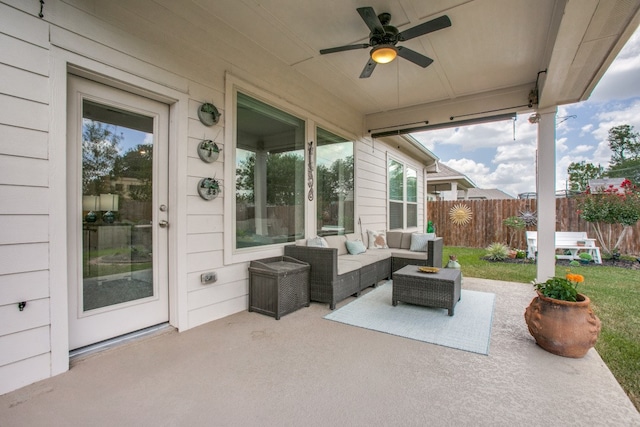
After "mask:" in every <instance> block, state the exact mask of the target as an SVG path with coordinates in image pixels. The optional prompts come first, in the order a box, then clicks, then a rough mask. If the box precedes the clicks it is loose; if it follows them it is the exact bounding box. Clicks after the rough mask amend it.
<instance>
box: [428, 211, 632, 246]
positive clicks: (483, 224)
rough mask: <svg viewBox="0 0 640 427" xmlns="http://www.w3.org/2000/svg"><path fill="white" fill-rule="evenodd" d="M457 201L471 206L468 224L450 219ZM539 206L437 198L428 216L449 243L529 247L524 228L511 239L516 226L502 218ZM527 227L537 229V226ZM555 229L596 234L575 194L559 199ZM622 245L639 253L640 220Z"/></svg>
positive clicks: (439, 233) (616, 231) (446, 242)
mask: <svg viewBox="0 0 640 427" xmlns="http://www.w3.org/2000/svg"><path fill="white" fill-rule="evenodd" d="M456 205H464V206H467V207H468V208H469V209H471V220H470V221H469V222H468V223H467V224H464V225H458V224H454V223H453V222H452V221H451V218H450V216H449V212H450V211H451V209H452V208H453V207H454V206H456ZM536 210H537V203H536V200H532V199H506V200H450V201H449V200H447V201H434V202H427V219H428V220H430V221H433V223H434V224H435V226H436V234H437V235H438V236H440V237H442V238H443V240H444V244H445V245H447V246H464V247H470V248H485V247H487V246H489V245H490V244H491V243H495V242H501V243H505V244H510V246H511V247H513V248H519V249H526V248H527V242H526V238H525V232H524V230H520V231H517V232H516V233H515V235H513V238H512V239H511V241H510V233H511V232H512V231H513V229H511V228H509V227H507V226H505V225H503V224H502V221H503V220H504V219H506V218H508V217H510V216H520V215H521V214H522V213H524V212H533V213H536ZM526 229H527V230H536V226H535V225H533V226H528V227H527V228H526ZM621 230H622V226H619V225H616V226H615V227H614V233H616V234H615V235H616V236H617V233H619V232H620V231H621ZM556 231H586V232H587V235H588V236H589V237H592V238H594V239H595V238H596V234H595V232H594V231H593V227H592V225H591V224H590V223H588V222H586V221H584V220H583V219H581V218H580V215H579V213H578V203H577V200H576V199H572V198H557V199H556ZM597 244H598V243H597ZM598 246H599V244H598ZM619 249H620V252H621V253H622V254H627V255H638V254H640V223H638V224H636V225H635V226H633V227H632V228H631V230H630V231H628V232H627V235H626V237H625V239H624V240H623V242H622V243H621V245H620V248H619Z"/></svg>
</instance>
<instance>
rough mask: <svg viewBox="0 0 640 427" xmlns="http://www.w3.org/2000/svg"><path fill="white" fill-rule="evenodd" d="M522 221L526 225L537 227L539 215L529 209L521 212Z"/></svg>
mask: <svg viewBox="0 0 640 427" xmlns="http://www.w3.org/2000/svg"><path fill="white" fill-rule="evenodd" d="M519 213H520V215H519V216H520V219H522V220H523V221H524V223H525V225H527V226H530V225H536V224H537V223H538V214H537V213H536V212H532V211H530V210H529V209H525V210H523V211H520V212H519Z"/></svg>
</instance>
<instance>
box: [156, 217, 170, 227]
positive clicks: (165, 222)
mask: <svg viewBox="0 0 640 427" xmlns="http://www.w3.org/2000/svg"><path fill="white" fill-rule="evenodd" d="M158 225H159V226H160V228H167V227H168V226H169V223H168V222H167V221H165V220H164V219H162V220H160V221H158Z"/></svg>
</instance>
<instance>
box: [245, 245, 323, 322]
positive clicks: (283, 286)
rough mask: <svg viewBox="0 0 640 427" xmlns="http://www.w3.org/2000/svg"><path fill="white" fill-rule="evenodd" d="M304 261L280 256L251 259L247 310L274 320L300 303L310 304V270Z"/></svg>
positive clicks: (299, 305)
mask: <svg viewBox="0 0 640 427" xmlns="http://www.w3.org/2000/svg"><path fill="white" fill-rule="evenodd" d="M310 269H311V267H310V266H309V264H307V263H306V262H302V261H299V260H297V259H294V258H291V257H288V256H280V257H273V258H266V259H262V260H259V261H251V264H250V265H249V311H256V312H258V313H262V314H266V315H268V316H273V317H275V318H276V320H279V319H280V316H283V315H285V314H287V313H291V312H293V311H296V310H297V309H299V308H301V307H309V270H310Z"/></svg>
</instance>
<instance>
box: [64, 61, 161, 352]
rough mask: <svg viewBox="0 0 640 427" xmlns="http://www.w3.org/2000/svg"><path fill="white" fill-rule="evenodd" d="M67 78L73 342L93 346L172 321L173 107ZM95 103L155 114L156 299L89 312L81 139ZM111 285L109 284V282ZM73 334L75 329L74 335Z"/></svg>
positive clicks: (102, 85) (152, 224) (154, 281)
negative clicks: (163, 224)
mask: <svg viewBox="0 0 640 427" xmlns="http://www.w3.org/2000/svg"><path fill="white" fill-rule="evenodd" d="M67 82H68V83H69V88H70V89H71V90H70V92H69V94H70V98H69V105H68V113H67V114H68V119H69V120H68V124H67V132H68V133H67V141H68V148H67V156H68V157H67V162H68V166H69V167H68V168H67V171H68V175H67V180H68V181H67V182H68V187H67V194H68V196H69V197H68V205H67V206H68V216H67V218H68V221H69V222H68V236H69V246H68V248H69V249H68V252H69V254H70V257H69V260H68V262H69V282H68V283H69V289H70V291H69V297H70V298H69V330H70V336H69V342H70V344H71V343H72V342H73V343H74V344H73V345H72V346H71V347H72V348H74V349H77V348H80V347H85V346H87V345H92V344H95V343H97V342H100V341H104V340H108V339H112V338H115V337H117V336H120V335H124V334H127V333H131V332H135V331H136V330H140V329H143V328H147V327H151V326H155V325H157V324H160V323H164V322H167V321H168V319H169V299H168V293H169V282H168V265H167V263H168V259H169V255H168V229H166V228H160V227H159V226H158V224H159V222H160V221H161V220H166V219H167V213H165V212H164V211H162V210H161V209H160V208H159V207H160V206H161V205H165V206H169V209H170V208H171V206H170V205H169V200H168V197H169V189H168V183H169V177H168V175H169V164H168V162H169V158H168V155H169V145H168V143H169V138H168V132H169V114H168V113H169V107H168V105H167V104H166V103H163V102H158V101H155V100H151V99H149V98H147V97H142V96H140V95H136V94H132V93H130V92H128V91H123V90H121V89H116V88H113V87H112V86H109V85H105V84H102V83H97V82H95V81H93V80H88V79H85V78H83V77H78V76H76V75H74V74H69V77H68V80H67ZM85 100H88V101H90V102H96V103H99V104H102V105H105V106H106V107H107V108H109V107H112V108H115V109H122V110H123V111H129V112H131V113H132V114H142V115H144V116H148V117H153V130H152V132H153V136H154V150H153V153H154V154H153V171H152V172H153V173H152V176H151V179H152V180H153V192H152V194H153V196H152V204H151V207H152V209H151V214H152V220H151V228H150V231H151V233H152V236H153V237H152V249H153V250H152V259H153V268H152V277H153V279H152V283H153V289H154V293H153V295H152V296H151V297H146V298H141V299H136V300H131V301H126V302H123V303H120V304H115V305H109V306H105V307H101V308H96V309H94V310H89V311H85V310H84V309H83V308H82V301H83V300H84V297H85V292H84V283H85V278H84V275H83V273H82V269H83V268H84V264H83V263H82V262H80V260H81V259H82V258H83V256H84V251H85V249H84V235H83V234H81V233H84V231H82V232H81V231H80V230H81V229H83V227H81V225H82V218H81V217H80V216H79V215H78V213H79V212H81V211H82V207H81V206H80V203H81V200H82V197H81V194H82V190H81V188H80V187H81V182H82V181H81V179H82V178H81V177H82V173H83V168H84V164H83V161H82V158H81V157H80V156H81V153H82V148H81V143H82V133H83V130H84V126H83V125H82V117H84V115H83V111H84V101H85ZM106 286H108V285H106ZM71 332H73V333H71Z"/></svg>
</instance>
